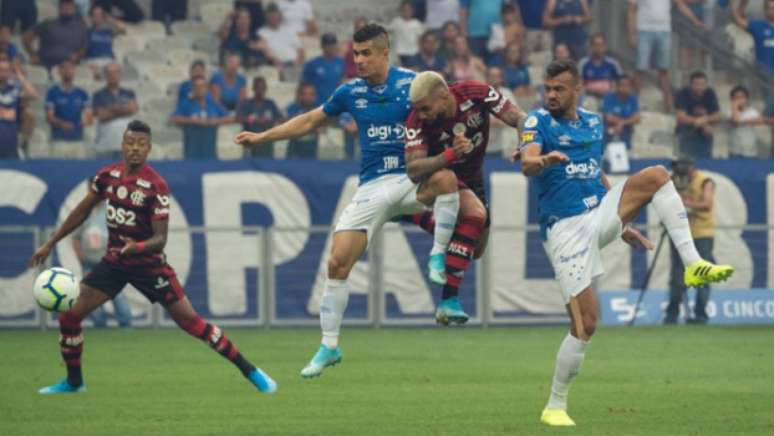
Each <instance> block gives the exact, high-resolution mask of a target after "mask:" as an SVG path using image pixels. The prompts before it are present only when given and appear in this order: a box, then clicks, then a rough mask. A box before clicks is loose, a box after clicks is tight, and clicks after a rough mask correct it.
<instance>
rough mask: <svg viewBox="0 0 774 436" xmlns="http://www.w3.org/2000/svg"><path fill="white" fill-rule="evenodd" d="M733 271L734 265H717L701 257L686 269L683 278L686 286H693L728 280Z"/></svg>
mask: <svg viewBox="0 0 774 436" xmlns="http://www.w3.org/2000/svg"><path fill="white" fill-rule="evenodd" d="M733 273H734V267H733V266H731V265H715V264H714V263H710V262H707V261H706V260H704V259H699V260H697V261H696V262H694V263H692V264H691V265H689V266H688V267H687V268H686V269H685V275H684V276H683V280H684V281H685V286H688V287H689V288H693V287H696V286H702V285H706V284H709V283H715V282H720V281H723V280H726V279H727V278H729V277H731V274H733Z"/></svg>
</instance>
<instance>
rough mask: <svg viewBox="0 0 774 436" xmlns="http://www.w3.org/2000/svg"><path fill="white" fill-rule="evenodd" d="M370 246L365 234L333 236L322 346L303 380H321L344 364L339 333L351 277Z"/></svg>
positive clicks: (322, 311) (323, 307)
mask: <svg viewBox="0 0 774 436" xmlns="http://www.w3.org/2000/svg"><path fill="white" fill-rule="evenodd" d="M367 245H368V236H367V234H366V233H365V232H360V231H352V230H346V231H340V232H337V233H335V234H334V235H333V243H332V245H331V254H330V257H329V258H328V280H326V282H325V289H324V290H323V295H322V298H321V299H320V328H321V329H322V343H321V344H320V347H319V348H318V349H317V352H316V353H315V354H314V356H313V357H312V359H311V360H310V361H309V363H307V364H306V366H304V368H303V369H301V377H304V378H313V377H318V376H319V375H320V374H322V372H323V369H325V368H327V367H329V366H335V365H336V364H338V363H339V362H341V359H342V355H341V348H340V347H339V331H340V330H341V320H342V318H343V317H344V311H345V310H347V302H348V301H349V290H348V289H347V277H349V272H350V271H351V270H352V266H353V265H355V262H357V259H358V258H359V257H360V255H362V254H363V252H364V251H365V249H366V247H367Z"/></svg>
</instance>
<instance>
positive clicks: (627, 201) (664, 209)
mask: <svg viewBox="0 0 774 436" xmlns="http://www.w3.org/2000/svg"><path fill="white" fill-rule="evenodd" d="M648 202H652V203H653V208H654V209H655V210H656V213H657V214H658V217H659V218H660V219H661V222H662V223H663V224H664V227H666V229H667V232H668V233H669V237H670V239H672V242H673V243H674V244H675V247H676V248H677V252H678V253H679V254H680V258H681V259H682V261H683V265H686V267H685V274H684V276H683V279H684V281H685V285H686V286H688V287H695V286H702V285H706V284H709V283H714V282H719V281H723V280H726V279H728V278H729V277H731V274H733V273H734V268H733V267H732V266H731V265H715V264H713V263H711V262H708V261H706V260H704V259H702V258H701V257H700V256H699V253H698V251H697V250H696V246H695V245H694V242H693V236H692V235H691V229H690V226H689V224H688V214H687V212H686V210H685V206H684V205H683V201H682V199H681V198H680V195H679V194H678V193H677V190H676V189H675V185H674V183H673V182H672V180H671V177H670V175H669V172H668V171H667V170H666V168H664V167H663V166H661V165H655V166H652V167H648V168H645V169H644V170H642V171H640V172H638V173H637V174H634V175H633V176H631V177H630V178H629V179H628V180H627V181H626V185H625V187H624V191H623V194H622V195H621V202H620V204H619V209H618V214H619V216H620V218H621V221H622V222H624V223H629V222H631V221H632V220H633V219H634V217H636V216H637V214H638V213H639V211H640V209H642V208H643V207H644V206H645V205H646V204H647V203H648Z"/></svg>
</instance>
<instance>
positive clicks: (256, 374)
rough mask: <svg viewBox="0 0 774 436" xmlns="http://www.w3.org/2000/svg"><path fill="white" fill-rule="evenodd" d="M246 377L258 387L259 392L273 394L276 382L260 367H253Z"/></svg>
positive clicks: (275, 389) (275, 390)
mask: <svg viewBox="0 0 774 436" xmlns="http://www.w3.org/2000/svg"><path fill="white" fill-rule="evenodd" d="M247 379H248V380H250V383H252V384H253V385H255V387H256V388H258V391H259V392H263V393H264V394H273V393H275V392H277V382H275V381H274V379H272V378H271V377H269V374H266V373H265V372H263V370H262V369H261V368H255V369H254V370H253V372H251V373H250V375H249V376H247Z"/></svg>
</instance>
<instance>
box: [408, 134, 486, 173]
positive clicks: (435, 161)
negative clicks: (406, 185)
mask: <svg viewBox="0 0 774 436" xmlns="http://www.w3.org/2000/svg"><path fill="white" fill-rule="evenodd" d="M413 141H418V142H419V143H421V142H422V139H421V138H416V139H414V140H413ZM413 141H409V144H408V146H407V147H406V174H407V175H408V177H409V179H411V181H412V182H414V183H420V182H422V181H423V180H425V179H427V178H428V177H430V176H431V175H432V174H433V173H434V172H436V171H438V170H440V169H443V168H446V167H448V166H450V165H451V164H452V163H454V161H455V160H457V159H458V158H459V157H461V156H462V155H463V154H464V153H465V150H468V149H470V147H471V145H472V143H471V142H470V139H468V138H466V137H465V136H464V135H463V134H458V135H454V142H453V143H452V148H447V149H446V150H444V151H443V153H441V154H437V155H435V156H429V157H428V156H427V148H426V147H416V146H411V142H413Z"/></svg>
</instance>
